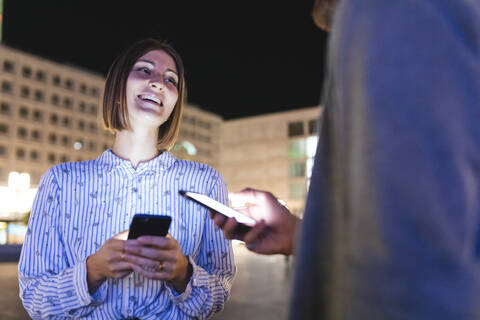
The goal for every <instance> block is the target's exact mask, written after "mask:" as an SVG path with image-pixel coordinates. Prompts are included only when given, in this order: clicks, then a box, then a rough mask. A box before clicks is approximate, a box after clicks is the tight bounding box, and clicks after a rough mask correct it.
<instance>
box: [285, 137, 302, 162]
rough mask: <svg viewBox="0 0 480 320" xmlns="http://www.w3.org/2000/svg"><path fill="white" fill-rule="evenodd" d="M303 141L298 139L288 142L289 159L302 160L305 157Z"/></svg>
mask: <svg viewBox="0 0 480 320" xmlns="http://www.w3.org/2000/svg"><path fill="white" fill-rule="evenodd" d="M305 149H306V148H305V140H304V139H298V140H292V141H289V142H288V157H289V158H304V157H305V156H306V150H305Z"/></svg>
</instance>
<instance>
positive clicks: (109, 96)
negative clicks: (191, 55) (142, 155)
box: [103, 38, 185, 150]
mask: <svg viewBox="0 0 480 320" xmlns="http://www.w3.org/2000/svg"><path fill="white" fill-rule="evenodd" d="M152 50H163V51H165V52H166V53H167V54H168V55H170V56H171V57H172V59H173V60H174V61H175V65H176V67H177V73H178V100H177V103H176V104H175V107H174V109H173V111H172V114H170V117H168V119H167V121H165V122H164V123H163V124H162V125H161V126H160V128H159V130H158V140H157V146H158V149H159V150H169V149H170V148H171V147H172V146H173V144H174V143H175V140H176V139H177V137H178V131H179V129H180V120H181V118H182V111H183V102H184V95H185V79H184V68H183V62H182V58H181V57H180V55H179V54H178V53H177V51H176V50H175V49H173V47H172V46H171V45H169V44H168V43H166V42H163V41H160V40H157V39H152V38H148V39H143V40H140V41H137V42H135V43H134V44H133V45H131V46H130V47H128V48H127V49H126V50H124V51H123V52H122V53H121V54H120V55H119V56H118V57H117V58H116V59H115V60H114V61H113V63H112V65H111V66H110V69H109V71H108V74H107V79H106V81H105V92H104V95H103V123H104V125H105V127H106V128H107V129H109V130H110V131H112V132H116V131H120V130H130V129H131V127H130V123H129V121H128V109H127V103H126V87H127V78H128V75H129V74H130V71H131V70H132V68H133V66H134V64H135V62H137V60H138V59H139V58H140V57H142V56H143V55H145V54H146V53H148V52H150V51H152Z"/></svg>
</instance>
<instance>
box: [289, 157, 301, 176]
mask: <svg viewBox="0 0 480 320" xmlns="http://www.w3.org/2000/svg"><path fill="white" fill-rule="evenodd" d="M288 171H289V176H290V177H305V162H303V161H301V162H292V163H290V165H289V170H288Z"/></svg>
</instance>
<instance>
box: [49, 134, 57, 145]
mask: <svg viewBox="0 0 480 320" xmlns="http://www.w3.org/2000/svg"><path fill="white" fill-rule="evenodd" d="M48 142H49V143H50V144H55V143H57V135H56V134H55V133H50V134H49V135H48Z"/></svg>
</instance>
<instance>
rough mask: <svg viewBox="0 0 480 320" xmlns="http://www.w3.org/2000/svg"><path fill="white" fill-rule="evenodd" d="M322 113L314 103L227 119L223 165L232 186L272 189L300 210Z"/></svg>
mask: <svg viewBox="0 0 480 320" xmlns="http://www.w3.org/2000/svg"><path fill="white" fill-rule="evenodd" d="M321 112H322V109H321V108H320V107H319V106H316V107H311V108H305V109H299V110H292V111H286V112H278V113H272V114H267V115H262V116H255V117H247V118H241V119H237V120H230V121H225V122H224V123H223V125H222V130H221V137H220V150H221V152H220V167H219V169H220V172H221V173H222V174H223V176H224V178H225V180H226V182H227V185H228V189H229V191H239V190H241V189H243V188H245V187H254V188H258V189H261V190H269V191H271V192H272V193H274V194H275V195H276V196H277V197H279V198H280V199H281V200H283V201H284V202H285V203H286V205H287V206H288V207H289V208H290V210H291V211H292V212H294V213H296V214H298V215H302V213H303V208H304V201H305V196H306V192H307V188H308V184H309V180H310V174H311V171H312V164H313V157H314V155H315V149H316V146H317V141H318V138H317V136H318V119H319V117H320V115H321Z"/></svg>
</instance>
